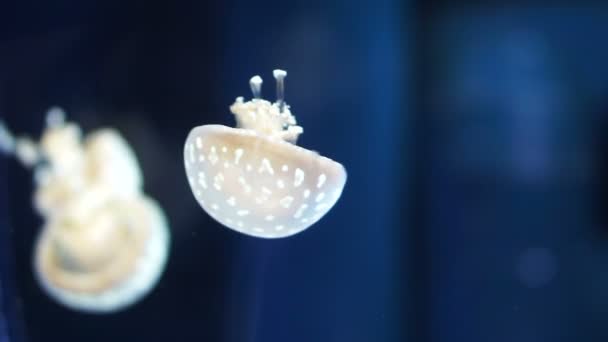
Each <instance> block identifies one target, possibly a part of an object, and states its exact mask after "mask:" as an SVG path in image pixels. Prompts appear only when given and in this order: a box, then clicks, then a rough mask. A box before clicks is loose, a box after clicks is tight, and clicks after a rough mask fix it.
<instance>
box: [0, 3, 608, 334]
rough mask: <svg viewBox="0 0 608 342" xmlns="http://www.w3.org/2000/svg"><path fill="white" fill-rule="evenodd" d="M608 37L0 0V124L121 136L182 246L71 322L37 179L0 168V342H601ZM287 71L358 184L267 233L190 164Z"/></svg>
mask: <svg viewBox="0 0 608 342" xmlns="http://www.w3.org/2000/svg"><path fill="white" fill-rule="evenodd" d="M606 36H608V6H607V5H604V4H602V3H601V2H592V1H583V2H571V3H570V4H562V5H560V6H556V5H555V4H551V3H548V2H541V1H534V2H530V3H529V4H527V5H521V4H515V2H508V1H501V2H498V1H497V2H493V3H491V4H490V3H488V4H484V5H480V4H476V3H475V2H473V1H432V2H428V1H392V0H376V1H367V0H363V1H357V2H353V1H340V0H333V1H290V2H280V1H241V0H235V1H223V2H215V3H213V2H189V1H178V2H166V3H163V2H143V1H141V2H137V1H131V2H118V1H104V2H101V1H88V2H73V1H58V2H54V4H53V5H50V4H34V3H33V2H27V1H26V2H6V3H3V4H2V5H0V116H1V117H2V118H4V119H5V120H6V121H7V122H8V123H9V125H10V126H11V128H12V129H13V130H14V131H16V132H22V133H28V134H30V135H34V136H37V135H38V134H39V133H40V130H41V129H42V126H43V121H44V113H45V110H46V109H47V108H48V107H50V106H53V105H61V106H63V107H64V108H65V109H66V110H67V112H68V114H69V116H70V118H71V119H73V120H75V121H77V122H79V123H81V124H82V126H83V128H84V129H85V131H88V130H91V129H94V128H99V127H101V126H112V127H116V128H118V129H119V130H120V131H121V132H122V133H123V134H124V135H125V137H126V138H127V140H129V142H131V144H132V145H133V148H134V149H135V151H136V153H137V155H138V158H139V161H140V163H141V165H142V168H143V170H144V174H145V183H146V192H147V193H149V194H150V195H152V196H153V197H154V198H156V199H158V200H159V202H160V203H161V204H162V205H163V207H164V208H165V210H166V212H167V215H168V218H169V221H170V222H171V228H172V234H173V242H172V251H171V256H170V261H169V264H168V267H167V270H166V272H165V275H164V277H163V278H162V280H161V282H160V284H159V285H158V287H157V288H156V289H155V291H154V292H153V293H151V294H150V295H149V296H148V297H146V298H145V299H144V300H143V301H142V302H140V303H139V304H138V305H136V306H133V307H132V308H130V309H128V310H126V311H124V312H120V313H118V314H115V315H110V316H95V315H85V314H80V313H77V312H73V311H69V310H67V309H64V308H63V307H61V306H59V305H57V304H56V303H54V302H52V301H51V300H50V299H49V298H48V297H47V296H46V295H45V294H44V293H43V292H42V291H41V289H40V288H39V287H38V285H37V284H36V282H35V280H34V278H33V274H32V269H31V253H32V247H33V246H32V244H33V239H34V238H35V236H36V234H37V233H38V231H39V228H40V226H41V223H42V222H41V221H40V219H39V217H38V216H37V214H36V213H35V212H34V211H33V210H32V208H31V193H32V186H31V184H32V181H31V175H29V174H28V173H27V172H26V171H25V170H24V169H23V168H22V167H21V166H19V165H18V164H17V163H16V162H15V161H13V160H10V159H6V158H2V159H0V194H1V195H0V258H1V260H0V272H1V273H0V275H1V277H0V308H1V309H0V312H1V313H2V314H1V315H0V318H2V317H6V318H7V319H6V320H5V322H2V323H0V341H1V342H4V341H5V340H6V337H5V335H6V336H9V335H10V336H12V340H14V341H55V340H62V341H139V340H142V341H167V340H176V341H217V342H258V341H259V342H275V341H276V342H283V341H290V342H312V341H314V342H326V341H327V342H334V341H335V342H372V341H373V342H376V341H381V342H385V341H386V342H393V341H395V342H397V341H416V342H418V341H420V342H426V341H433V342H459V341H467V342H487V341H492V342H503V341H504V342H510V341H517V342H536V341H566V342H569V341H586V342H587V341H590V342H595V341H597V342H605V341H606V340H607V339H608V328H606V324H605V320H606V317H608V316H607V314H608V291H606V289H608V270H607V269H606V267H605V265H606V262H605V261H607V259H608V234H607V233H608V230H607V229H608V220H607V218H608V215H607V214H606V210H607V209H608V207H607V205H608V201H607V197H606V196H608V182H607V180H608V178H607V177H606V172H607V171H608V138H607V137H606V134H605V128H606V127H608V126H607V125H608V117H607V115H608V100H607V98H608V97H607V96H606V95H608V94H607V92H608V67H607V66H606V65H605V61H607V60H608V48H606V47H605V46H604V45H605V44H604V40H605V37H606ZM277 67H280V68H283V69H286V70H288V72H289V76H288V78H287V93H286V95H287V102H288V103H289V104H290V105H291V106H292V109H293V111H294V112H295V114H296V115H297V117H298V121H299V123H300V124H301V125H302V126H303V127H304V129H305V133H304V135H303V136H302V137H301V140H300V141H299V144H300V145H302V146H304V147H306V148H309V149H312V150H317V151H320V152H321V153H322V154H324V155H326V156H328V157H330V158H332V159H335V160H338V161H340V162H341V163H343V164H344V165H345V167H346V169H347V171H348V175H349V179H348V182H347V185H346V188H345V191H344V193H343V197H342V198H341V200H340V201H339V202H338V204H337V205H336V207H335V208H334V209H333V210H332V211H331V212H330V213H329V214H328V215H327V216H326V217H325V218H324V219H323V220H321V221H320V222H319V223H318V224H316V225H315V226H313V227H312V228H311V229H309V230H308V231H306V232H305V233H303V234H299V235H296V236H294V237H292V238H288V239H283V240H276V241H266V240H260V239H255V238H251V237H247V236H243V235H239V234H238V233H236V232H233V231H231V230H228V229H224V228H222V227H221V226H220V225H219V224H217V223H216V222H215V221H213V220H212V219H211V218H210V217H208V216H207V215H206V214H205V213H204V212H203V211H202V210H201V209H200V208H199V207H198V205H197V204H196V202H195V201H194V199H193V198H192V195H191V193H190V190H189V188H188V185H187V183H186V180H185V175H184V170H183V166H182V165H183V163H182V160H181V159H182V158H181V155H182V153H181V150H182V148H183V143H184V140H185V138H186V135H187V133H188V132H189V130H190V129H191V128H193V127H194V126H198V125H202V124H208V123H217V124H225V125H233V119H232V117H231V115H230V114H229V111H228V106H229V104H231V103H232V101H233V100H234V98H235V97H237V96H240V95H245V96H249V87H248V84H247V81H248V79H249V77H250V76H252V75H254V74H258V73H259V74H261V76H262V77H263V78H265V79H266V81H267V82H266V87H265V88H264V93H265V95H266V96H268V97H271V98H272V97H273V95H274V94H273V93H274V87H273V86H272V85H271V84H272V83H273V82H272V78H271V71H272V69H274V68H277ZM0 321H1V320H0ZM3 339H4V340H3Z"/></svg>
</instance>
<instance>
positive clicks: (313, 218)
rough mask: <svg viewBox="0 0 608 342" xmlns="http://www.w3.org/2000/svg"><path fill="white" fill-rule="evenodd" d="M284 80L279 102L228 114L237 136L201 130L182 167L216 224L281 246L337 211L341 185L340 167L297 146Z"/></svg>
mask: <svg viewBox="0 0 608 342" xmlns="http://www.w3.org/2000/svg"><path fill="white" fill-rule="evenodd" d="M285 75H286V73H285V72H284V71H281V70H275V78H276V79H277V93H278V100H277V102H276V103H273V104H271V103H270V102H268V101H266V100H263V99H260V98H259V95H260V89H261V83H262V80H261V78H260V77H259V76H255V77H253V78H252V79H251V81H250V83H251V87H252V90H253V93H254V99H253V100H251V101H248V102H244V100H243V98H237V100H236V102H235V103H234V104H233V105H232V106H231V108H230V109H231V111H232V113H234V114H235V116H236V120H237V125H238V128H231V127H226V126H221V125H204V126H199V127H196V128H194V129H193V130H192V131H191V132H190V135H189V136H188V138H187V140H186V145H185V149H184V161H185V167H186V174H187V176H188V181H189V184H190V187H191V189H192V192H193V193H194V196H195V198H196V200H197V201H198V203H199V204H200V205H201V206H202V208H203V209H204V210H205V211H206V212H207V213H208V214H209V215H210V216H211V217H213V218H214V219H215V220H217V221H218V222H220V223H221V224H223V225H224V226H226V227H229V228H231V229H234V230H236V231H239V232H241V233H244V234H247V235H251V236H256V237H262V238H281V237H286V236H290V235H293V234H296V233H299V232H301V231H303V230H305V229H307V228H308V227H310V226H311V225H312V224H314V223H315V222H317V221H318V220H319V219H321V218H322V217H323V216H324V215H325V214H327V213H328V212H329V210H330V209H331V208H332V207H333V206H334V204H335V203H336V202H337V201H338V199H339V198H340V196H341V194H342V190H343V188H344V185H345V183H346V178H347V177H346V171H345V169H344V167H343V166H342V165H341V164H340V163H337V162H335V161H333V160H331V159H329V158H326V157H323V156H320V155H319V154H318V153H316V152H313V151H309V150H307V149H304V148H302V147H299V146H296V145H295V142H296V140H297V137H298V135H299V134H301V133H302V131H303V130H302V128H301V127H300V126H297V125H296V121H295V117H294V116H293V115H292V114H291V112H290V109H289V106H287V105H286V104H285V103H284V101H283V79H284V77H285Z"/></svg>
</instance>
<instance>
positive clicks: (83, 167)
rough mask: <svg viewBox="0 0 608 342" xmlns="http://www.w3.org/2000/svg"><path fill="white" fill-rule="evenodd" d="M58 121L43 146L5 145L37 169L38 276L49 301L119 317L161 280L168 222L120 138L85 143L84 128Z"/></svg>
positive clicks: (103, 136)
mask: <svg viewBox="0 0 608 342" xmlns="http://www.w3.org/2000/svg"><path fill="white" fill-rule="evenodd" d="M57 115H58V114H57V110H54V111H51V112H50V114H49V120H48V122H49V124H48V126H47V129H46V130H45V132H44V133H43V136H42V138H41V142H40V144H35V143H33V142H32V141H30V140H28V139H23V138H20V139H14V140H13V143H12V144H6V143H5V144H4V146H5V150H6V151H10V148H9V147H10V146H13V147H14V152H15V154H16V155H17V157H18V158H19V159H20V160H21V161H23V162H24V163H25V164H27V165H31V166H33V167H34V172H35V183H36V192H35V194H34V206H35V207H36V209H37V210H38V211H39V213H40V214H41V215H42V216H43V218H44V219H45V221H46V222H45V224H44V227H43V229H42V231H41V233H40V235H39V238H38V240H37V242H36V246H35V249H34V250H35V252H34V253H35V255H34V267H35V271H36V272H35V273H36V276H37V278H38V280H39V282H40V283H41V285H42V287H43V288H44V289H45V290H46V291H47V293H49V295H51V296H52V297H53V298H55V299H56V300H57V301H59V302H60V303H62V304H64V305H66V306H68V307H71V308H73V309H76V310H82V311H89V312H113V311H117V310H120V309H122V308H125V307H127V306H128V305H130V304H133V303H134V302H136V301H137V300H139V299H141V298H142V297H143V296H144V295H145V294H146V293H148V292H149V291H150V290H151V289H152V288H153V286H154V285H155V284H156V283H157V281H158V279H159V278H160V275H161V273H162V271H163V269H164V266H165V263H166V259H167V255H168V246H169V238H170V237H169V233H168V226H167V222H166V219H165V216H164V214H163V211H162V209H161V208H160V207H159V206H158V204H156V203H155V202H154V201H153V200H152V199H150V198H149V197H147V196H145V195H144V194H143V192H142V183H143V182H142V175H141V171H140V168H139V166H138V163H137V160H136V158H135V156H134V154H133V152H132V151H131V149H130V147H129V145H128V144H127V142H126V141H125V140H124V139H123V138H122V137H121V136H120V134H119V133H118V132H116V131H115V130H111V129H103V130H98V131H95V132H93V133H91V134H89V135H88V136H87V137H86V139H84V141H83V139H82V138H81V133H80V128H79V127H78V126H77V125H75V124H73V123H63V120H59V119H57V118H55V119H54V120H53V118H54V116H57ZM0 128H1V127H0ZM4 132H5V134H4V135H5V137H10V135H8V134H7V133H6V132H7V131H6V130H4ZM0 133H1V132H0ZM0 135H2V134H0ZM0 140H2V139H0ZM6 141H9V142H10V141H11V139H5V142H6Z"/></svg>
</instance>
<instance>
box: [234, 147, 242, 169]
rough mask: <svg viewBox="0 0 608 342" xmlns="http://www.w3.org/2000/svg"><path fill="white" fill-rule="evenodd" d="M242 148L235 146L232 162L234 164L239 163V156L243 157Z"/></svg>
mask: <svg viewBox="0 0 608 342" xmlns="http://www.w3.org/2000/svg"><path fill="white" fill-rule="evenodd" d="M243 152H244V151H243V149H242V148H237V149H236V150H235V151H234V164H235V165H239V161H240V160H241V157H243Z"/></svg>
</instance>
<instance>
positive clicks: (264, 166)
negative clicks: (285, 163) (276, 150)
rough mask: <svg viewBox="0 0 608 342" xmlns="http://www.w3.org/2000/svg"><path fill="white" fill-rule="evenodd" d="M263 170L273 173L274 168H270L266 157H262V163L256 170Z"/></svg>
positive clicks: (260, 171) (262, 171) (261, 171)
mask: <svg viewBox="0 0 608 342" xmlns="http://www.w3.org/2000/svg"><path fill="white" fill-rule="evenodd" d="M264 171H267V172H268V173H270V174H271V175H274V169H273V168H272V165H271V164H270V161H269V160H268V159H266V158H264V159H262V165H260V169H259V170H258V172H259V173H264Z"/></svg>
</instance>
